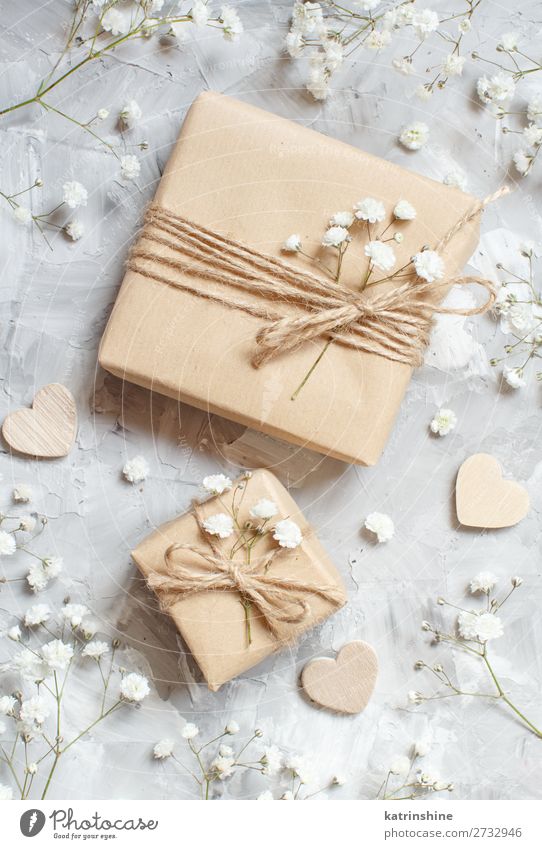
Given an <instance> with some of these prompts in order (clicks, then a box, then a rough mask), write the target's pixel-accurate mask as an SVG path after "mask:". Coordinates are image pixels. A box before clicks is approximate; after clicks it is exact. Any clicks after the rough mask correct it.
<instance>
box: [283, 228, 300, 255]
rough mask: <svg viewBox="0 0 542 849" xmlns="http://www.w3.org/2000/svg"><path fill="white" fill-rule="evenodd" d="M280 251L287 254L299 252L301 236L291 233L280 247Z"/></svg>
mask: <svg viewBox="0 0 542 849" xmlns="http://www.w3.org/2000/svg"><path fill="white" fill-rule="evenodd" d="M282 250H283V251H286V252H287V253H292V254H294V253H297V252H298V251H300V250H301V236H299V235H298V234H297V233H292V235H291V236H288V238H287V239H286V241H285V242H284V244H283V245H282Z"/></svg>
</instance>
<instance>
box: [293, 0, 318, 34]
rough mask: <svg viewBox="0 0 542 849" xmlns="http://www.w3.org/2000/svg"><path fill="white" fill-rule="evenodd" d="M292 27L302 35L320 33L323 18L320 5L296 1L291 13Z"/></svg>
mask: <svg viewBox="0 0 542 849" xmlns="http://www.w3.org/2000/svg"><path fill="white" fill-rule="evenodd" d="M292 27H293V29H294V30H295V31H297V32H300V33H302V34H303V35H312V34H313V33H318V32H321V31H322V29H323V27H324V16H323V12H322V7H321V5H320V3H303V2H301V0H296V1H295V3H294V8H293V13H292Z"/></svg>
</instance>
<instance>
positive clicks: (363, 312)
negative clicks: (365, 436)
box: [128, 186, 509, 368]
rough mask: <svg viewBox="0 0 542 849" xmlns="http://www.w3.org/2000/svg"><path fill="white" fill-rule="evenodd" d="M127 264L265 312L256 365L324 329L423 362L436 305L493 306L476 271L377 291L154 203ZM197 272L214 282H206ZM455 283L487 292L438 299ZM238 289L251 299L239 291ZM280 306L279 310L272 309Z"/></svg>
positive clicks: (447, 311)
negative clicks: (466, 300)
mask: <svg viewBox="0 0 542 849" xmlns="http://www.w3.org/2000/svg"><path fill="white" fill-rule="evenodd" d="M508 191H509V190H508V188H507V187H506V186H503V187H502V188H501V189H499V190H498V191H497V192H495V193H494V194H492V195H489V196H488V197H487V198H485V199H484V200H482V201H479V202H477V203H476V204H475V205H474V206H473V208H472V209H471V210H470V211H469V212H467V213H466V214H465V215H464V216H463V217H462V218H460V219H459V220H458V221H457V222H456V223H455V224H454V226H453V227H452V228H451V229H450V230H449V231H448V233H446V235H445V236H444V238H443V239H441V241H440V242H439V243H438V245H436V247H435V249H436V250H443V249H444V248H445V247H446V245H447V244H448V243H449V242H450V241H451V240H452V239H453V238H454V236H455V235H456V234H457V233H458V232H459V231H460V230H462V228H463V227H464V226H465V225H466V224H468V223H469V222H470V221H472V220H473V219H475V218H476V217H477V216H478V215H479V214H480V213H481V211H482V210H483V209H484V207H486V206H487V205H488V204H489V203H491V202H492V201H494V200H496V199H497V198H499V197H501V196H502V195H504V194H506V193H507V192H508ZM164 248H166V249H167V250H166V251H164ZM128 267H129V268H131V269H132V270H133V271H136V272H137V273H138V274H141V275H143V276H144V277H148V278H150V279H152V280H155V281H157V282H161V283H165V284H167V285H170V286H175V287H177V288H179V289H182V290H184V291H186V292H190V293H191V294H193V295H196V296H197V297H199V298H203V299H206V300H209V301H214V302H217V303H220V304H222V305H224V306H226V307H229V308H232V309H237V310H242V311H243V312H246V313H248V314H249V315H253V316H256V317H258V318H260V319H262V320H263V321H264V322H265V324H264V326H263V327H262V328H261V329H260V330H259V331H258V333H257V335H256V346H257V350H256V352H255V354H254V356H253V358H252V363H253V365H254V366H255V367H256V368H259V367H260V366H262V365H263V364H264V363H266V362H267V361H268V360H270V359H272V358H273V357H275V356H277V355H278V354H279V353H284V352H289V351H293V350H295V349H296V348H298V347H300V346H301V345H303V344H305V343H306V342H308V341H311V340H314V339H316V338H321V337H323V338H326V339H328V340H329V341H333V342H337V343H339V344H340V345H343V346H346V347H349V348H354V349H356V350H359V351H363V352H365V353H369V354H376V355H378V356H381V357H385V358H386V359H388V360H392V361H394V362H401V363H407V364H408V365H411V366H415V365H419V364H420V363H421V361H422V359H423V352H424V349H425V347H426V346H427V344H428V342H429V336H430V332H431V326H432V321H433V316H434V314H435V313H439V314H442V315H461V316H471V315H477V314H480V313H483V312H486V311H487V310H488V309H490V307H491V306H492V305H493V303H494V301H495V297H496V292H495V288H494V286H493V284H492V283H491V281H489V280H486V279H485V278H482V277H474V276H470V277H456V278H453V279H451V280H447V281H445V282H444V283H426V282H425V281H423V280H421V279H420V278H415V279H412V280H410V281H407V282H403V283H401V284H399V285H397V286H394V287H393V288H392V289H391V290H390V291H386V292H381V293H380V294H379V295H376V296H375V295H373V287H372V286H369V287H368V288H367V289H366V290H365V291H363V292H361V293H360V292H355V291H353V290H351V289H347V288H345V287H344V286H341V285H339V284H338V283H335V282H332V281H329V280H325V279H324V278H323V277H319V276H316V275H314V274H311V273H309V272H307V271H301V270H300V269H299V268H296V267H294V266H292V265H290V264H289V263H287V262H284V261H283V260H280V259H278V258H275V257H272V256H267V255H266V254H262V253H259V252H258V251H256V250H255V249H253V248H251V247H248V246H247V245H243V244H242V243H241V242H237V241H235V240H234V239H230V238H228V237H226V236H222V235H220V234H218V233H215V232H214V231H212V230H209V229H207V228H206V227H204V226H203V225H201V224H194V223H193V222H191V221H188V220H187V219H185V218H183V217H182V216H180V215H176V214H175V213H173V212H170V211H169V210H167V209H165V208H163V207H161V206H157V205H155V204H153V205H151V206H150V207H149V209H148V211H147V214H146V217H145V227H144V229H143V233H142V236H141V238H140V239H139V241H138V242H137V244H136V245H135V247H134V248H133V250H132V253H131V255H130V258H129V260H128ZM191 278H196V279H197V283H192V282H191ZM385 279H388V278H385ZM203 280H207V281H209V282H210V283H212V284H218V286H217V285H215V286H212V287H209V286H205V285H203V284H202V281H203ZM392 282H396V281H392ZM454 284H456V285H461V286H465V285H469V284H478V285H480V286H482V287H483V288H485V289H486V291H487V299H486V301H485V302H484V303H483V304H482V305H481V306H478V307H473V308H472V309H451V308H447V307H442V306H438V303H437V302H438V300H439V298H442V297H444V295H445V294H446V292H447V291H448V289H449V287H450V286H452V285H454ZM244 293H248V294H249V295H250V296H251V298H250V300H245V299H244V298H243V294H244ZM277 306H278V307H279V309H278V311H277V310H276V309H274V308H276V307H277Z"/></svg>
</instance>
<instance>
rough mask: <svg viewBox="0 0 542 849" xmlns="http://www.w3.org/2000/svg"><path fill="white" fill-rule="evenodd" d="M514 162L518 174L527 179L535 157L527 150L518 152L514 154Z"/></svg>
mask: <svg viewBox="0 0 542 849" xmlns="http://www.w3.org/2000/svg"><path fill="white" fill-rule="evenodd" d="M513 160H514V167H515V169H516V171H517V172H518V174H521V176H522V177H525V176H526V175H527V174H528V173H529V171H530V170H531V165H532V164H533V157H532V156H531V155H530V154H529V153H527V152H526V151H525V150H517V151H516V152H515V153H514V156H513Z"/></svg>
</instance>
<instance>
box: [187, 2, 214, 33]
mask: <svg viewBox="0 0 542 849" xmlns="http://www.w3.org/2000/svg"><path fill="white" fill-rule="evenodd" d="M209 12H210V9H209V6H208V5H207V3H204V2H203V0H194V2H193V3H192V8H191V9H190V17H191V18H192V23H194V24H195V25H196V26H197V27H204V26H205V25H206V23H207V22H208V20H209Z"/></svg>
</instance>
